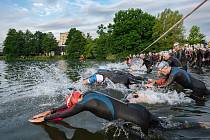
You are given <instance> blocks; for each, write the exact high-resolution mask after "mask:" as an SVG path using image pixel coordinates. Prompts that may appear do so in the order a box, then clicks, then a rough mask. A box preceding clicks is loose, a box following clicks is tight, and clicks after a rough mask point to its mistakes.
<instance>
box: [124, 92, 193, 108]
mask: <svg viewBox="0 0 210 140" xmlns="http://www.w3.org/2000/svg"><path fill="white" fill-rule="evenodd" d="M137 95H138V97H137V98H134V97H133V95H132V94H129V95H128V96H127V100H129V102H131V103H148V104H157V103H159V104H163V103H166V104H169V105H176V104H181V103H190V102H192V99H190V98H188V97H186V96H185V94H184V93H177V92H176V91H169V92H167V93H161V92H157V91H153V90H151V89H146V90H140V91H137Z"/></svg>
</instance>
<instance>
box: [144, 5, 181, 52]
mask: <svg viewBox="0 0 210 140" xmlns="http://www.w3.org/2000/svg"><path fill="white" fill-rule="evenodd" d="M182 17H183V16H182V15H181V14H180V13H179V11H172V10H171V9H165V10H164V11H163V12H161V13H160V14H159V15H158V17H157V20H156V23H155V26H154V27H153V39H157V38H158V37H160V35H162V34H163V33H165V32H166V31H167V30H168V29H169V28H170V27H172V26H173V25H174V24H175V23H176V22H177V21H179V20H180V19H181V18H182ZM183 41H184V26H183V23H180V24H179V25H178V26H177V27H175V28H174V29H173V30H172V31H170V32H169V33H168V34H167V35H166V36H165V37H163V38H162V39H160V40H159V41H158V43H156V44H155V45H154V46H153V47H152V48H151V49H152V50H158V51H160V50H167V49H170V48H172V47H173V44H174V43H175V42H180V43H182V42H183ZM151 49H150V50H148V51H151Z"/></svg>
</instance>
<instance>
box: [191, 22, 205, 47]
mask: <svg viewBox="0 0 210 140" xmlns="http://www.w3.org/2000/svg"><path fill="white" fill-rule="evenodd" d="M204 39H205V35H204V34H202V33H201V32H200V28H199V27H198V26H196V25H194V26H192V28H191V29H190V34H189V36H188V38H187V40H188V43H189V44H190V45H193V44H199V43H202V42H203V40H204Z"/></svg>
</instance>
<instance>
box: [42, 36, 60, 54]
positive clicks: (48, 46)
mask: <svg viewBox="0 0 210 140" xmlns="http://www.w3.org/2000/svg"><path fill="white" fill-rule="evenodd" d="M42 45H43V50H44V51H45V53H49V52H51V51H55V50H56V49H57V47H58V43H57V41H56V38H55V37H54V35H53V34H52V32H49V33H47V34H44V35H43V39H42Z"/></svg>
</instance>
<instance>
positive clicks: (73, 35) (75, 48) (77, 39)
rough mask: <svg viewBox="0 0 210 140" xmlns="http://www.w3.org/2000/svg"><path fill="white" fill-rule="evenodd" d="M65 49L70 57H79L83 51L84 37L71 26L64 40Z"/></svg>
mask: <svg viewBox="0 0 210 140" xmlns="http://www.w3.org/2000/svg"><path fill="white" fill-rule="evenodd" d="M66 45H67V47H66V51H67V54H68V56H69V57H70V58H79V57H80V55H82V54H83V53H84V47H85V45H86V38H85V37H84V35H83V34H82V32H81V31H79V30H77V29H76V28H71V29H70V30H69V34H68V37H67V40H66Z"/></svg>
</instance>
